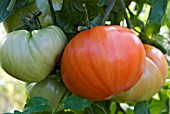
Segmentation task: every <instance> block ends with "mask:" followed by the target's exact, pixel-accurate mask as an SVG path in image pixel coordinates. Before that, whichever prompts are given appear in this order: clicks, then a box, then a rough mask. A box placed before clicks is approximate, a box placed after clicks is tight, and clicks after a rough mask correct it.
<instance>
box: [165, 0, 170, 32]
mask: <svg viewBox="0 0 170 114" xmlns="http://www.w3.org/2000/svg"><path fill="white" fill-rule="evenodd" d="M169 20H170V2H168V6H167V10H166V13H165V18H164V23H165V24H166V25H167V27H168V28H169V29H170V21H169Z"/></svg>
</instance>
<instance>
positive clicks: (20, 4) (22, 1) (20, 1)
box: [16, 0, 35, 8]
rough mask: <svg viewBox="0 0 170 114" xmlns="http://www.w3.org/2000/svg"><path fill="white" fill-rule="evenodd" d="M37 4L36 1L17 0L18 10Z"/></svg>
mask: <svg viewBox="0 0 170 114" xmlns="http://www.w3.org/2000/svg"><path fill="white" fill-rule="evenodd" d="M34 2H35V0H17V5H16V7H17V8H23V7H26V6H29V5H31V4H33V3H34Z"/></svg>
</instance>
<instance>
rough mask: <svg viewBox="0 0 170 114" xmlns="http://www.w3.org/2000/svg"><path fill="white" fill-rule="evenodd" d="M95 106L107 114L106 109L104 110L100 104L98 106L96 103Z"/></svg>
mask: <svg viewBox="0 0 170 114" xmlns="http://www.w3.org/2000/svg"><path fill="white" fill-rule="evenodd" d="M94 105H96V106H97V107H99V108H100V109H101V110H102V111H103V113H104V114H107V112H106V111H105V109H104V108H103V107H102V106H100V105H98V104H96V103H94Z"/></svg>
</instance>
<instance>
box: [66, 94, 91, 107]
mask: <svg viewBox="0 0 170 114" xmlns="http://www.w3.org/2000/svg"><path fill="white" fill-rule="evenodd" d="M92 103H93V102H92V101H91V100H89V99H86V98H82V97H79V96H75V95H71V96H69V97H67V98H66V99H65V100H64V107H65V108H70V109H73V110H79V109H83V108H86V107H89V106H90V105H91V104H92Z"/></svg>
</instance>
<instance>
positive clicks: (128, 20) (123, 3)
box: [120, 0, 133, 29]
mask: <svg viewBox="0 0 170 114" xmlns="http://www.w3.org/2000/svg"><path fill="white" fill-rule="evenodd" d="M120 3H121V5H122V10H123V14H124V17H125V20H126V23H127V27H128V28H130V29H131V28H133V26H132V24H131V21H130V19H129V18H128V15H127V12H126V6H125V2H124V0H120Z"/></svg>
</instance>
